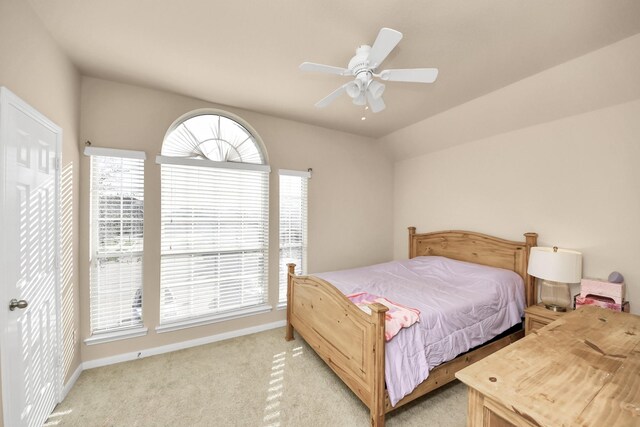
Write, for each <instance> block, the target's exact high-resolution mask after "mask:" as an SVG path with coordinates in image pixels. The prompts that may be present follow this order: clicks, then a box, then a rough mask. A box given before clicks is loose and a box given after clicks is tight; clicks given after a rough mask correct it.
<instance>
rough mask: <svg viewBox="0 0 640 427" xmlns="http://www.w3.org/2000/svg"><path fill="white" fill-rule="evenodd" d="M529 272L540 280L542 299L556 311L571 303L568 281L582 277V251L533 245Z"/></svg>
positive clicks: (548, 307)
mask: <svg viewBox="0 0 640 427" xmlns="http://www.w3.org/2000/svg"><path fill="white" fill-rule="evenodd" d="M527 273H529V275H530V276H533V277H537V278H539V279H542V280H541V283H540V300H541V301H542V303H543V304H544V306H545V307H546V308H547V309H549V310H553V311H567V308H569V307H571V290H570V288H569V283H579V282H580V279H582V254H581V253H580V252H576V251H572V250H569V249H558V247H557V246H554V247H553V248H544V247H533V248H531V253H530V254H529V267H528V268H527Z"/></svg>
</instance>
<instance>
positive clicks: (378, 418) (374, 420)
mask: <svg viewBox="0 0 640 427" xmlns="http://www.w3.org/2000/svg"><path fill="white" fill-rule="evenodd" d="M371 427H384V412H382V414H374V413H373V411H371Z"/></svg>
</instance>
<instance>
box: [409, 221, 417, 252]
mask: <svg viewBox="0 0 640 427" xmlns="http://www.w3.org/2000/svg"><path fill="white" fill-rule="evenodd" d="M415 234H416V228H415V227H409V259H411V258H414V257H415V256H416V254H415V253H414V251H413V236H415Z"/></svg>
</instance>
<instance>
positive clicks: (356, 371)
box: [285, 227, 538, 427]
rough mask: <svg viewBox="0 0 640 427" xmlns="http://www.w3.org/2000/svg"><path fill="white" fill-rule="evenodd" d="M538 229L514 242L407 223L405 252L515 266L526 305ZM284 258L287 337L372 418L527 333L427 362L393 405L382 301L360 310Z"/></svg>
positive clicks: (378, 424) (379, 422)
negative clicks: (303, 345)
mask: <svg viewBox="0 0 640 427" xmlns="http://www.w3.org/2000/svg"><path fill="white" fill-rule="evenodd" d="M537 237H538V235H537V234H536V233H526V234H525V241H524V242H514V241H509V240H504V239H500V238H497V237H492V236H487V235H484V234H479V233H474V232H469V231H440V232H434V233H423V234H416V229H415V227H409V258H414V257H416V256H422V255H441V256H446V257H448V258H452V259H457V260H461V261H469V262H474V263H476V264H484V265H489V266H494V267H500V268H505V269H508V270H512V271H515V272H516V273H518V274H519V275H520V276H521V277H522V278H523V279H524V283H525V298H526V303H527V306H530V305H533V304H535V295H536V293H535V292H536V291H535V282H534V278H533V277H530V276H529V275H528V274H527V263H528V260H529V252H530V249H531V247H533V246H536V244H537ZM294 267H295V265H294V264H288V269H289V270H288V271H289V275H288V289H287V326H286V337H285V338H286V339H287V341H290V340H292V339H293V338H294V337H293V330H294V329H295V330H296V331H297V332H298V333H299V334H300V336H302V338H304V340H305V341H306V342H307V343H308V344H309V345H310V346H311V347H312V348H313V349H314V350H315V352H316V353H317V354H318V355H319V356H320V357H321V358H322V359H323V360H324V361H325V362H326V363H327V364H328V365H329V367H330V368H331V369H332V370H333V371H334V372H335V373H336V375H338V377H340V379H342V381H343V382H344V383H345V384H346V385H347V386H348V387H349V388H350V389H351V390H352V391H353V392H354V393H355V394H356V395H357V396H358V397H359V398H360V400H362V402H364V404H365V405H366V406H367V407H368V408H369V411H370V414H371V425H372V426H375V427H382V426H384V419H385V414H386V413H387V412H391V411H393V410H395V409H397V408H399V407H400V406H402V405H404V404H406V403H409V402H411V401H412V400H414V399H416V398H418V397H420V396H423V395H424V394H426V393H428V392H430V391H432V390H435V389H436V388H438V387H440V386H442V385H444V384H447V383H449V382H451V381H453V380H454V379H455V376H454V375H455V373H456V372H457V371H459V370H460V369H462V368H464V367H466V366H468V365H470V364H472V363H474V362H476V361H478V360H480V359H482V358H483V357H485V356H488V355H489V354H491V353H493V352H495V351H497V350H499V349H501V348H503V347H505V346H507V345H509V344H511V343H512V342H514V341H516V340H518V339H520V338H522V337H523V336H524V330H519V331H517V332H515V333H512V334H511V335H507V336H505V337H503V338H501V339H498V340H494V341H492V342H490V343H489V344H486V345H484V346H481V347H479V348H477V349H475V350H472V351H469V352H467V353H464V354H462V355H459V356H458V357H457V358H455V359H453V360H451V361H449V362H446V363H443V364H442V365H440V366H438V367H436V368H433V369H431V371H430V373H429V377H428V378H427V379H426V380H425V381H423V382H422V383H421V384H419V385H418V387H416V389H415V390H413V392H411V393H410V394H409V395H407V396H405V397H404V398H403V399H402V400H400V401H399V402H398V403H397V404H396V406H391V403H390V401H389V395H388V394H387V391H386V389H385V380H384V373H385V370H384V344H385V340H384V328H385V322H384V318H385V312H386V311H387V310H388V308H387V307H385V306H383V305H382V304H377V303H376V304H371V305H370V306H369V307H370V308H371V314H367V313H365V312H364V311H362V310H360V309H359V308H358V306H356V305H355V304H354V303H352V302H351V301H350V300H349V299H348V298H347V297H346V296H344V295H343V294H342V292H340V291H339V290H338V289H336V288H335V287H334V286H333V285H331V284H330V283H328V282H326V281H324V280H322V279H320V278H317V277H313V276H296V275H295V274H294Z"/></svg>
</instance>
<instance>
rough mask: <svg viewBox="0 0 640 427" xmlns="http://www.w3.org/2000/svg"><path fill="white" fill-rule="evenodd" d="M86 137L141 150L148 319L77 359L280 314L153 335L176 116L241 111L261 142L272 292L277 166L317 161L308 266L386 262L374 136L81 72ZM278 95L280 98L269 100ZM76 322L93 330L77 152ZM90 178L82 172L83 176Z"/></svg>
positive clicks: (380, 169) (384, 161)
mask: <svg viewBox="0 0 640 427" xmlns="http://www.w3.org/2000/svg"><path fill="white" fill-rule="evenodd" d="M81 92H82V101H81V106H82V118H81V135H82V140H83V141H84V140H87V139H88V140H90V141H91V142H92V143H93V145H94V146H102V147H114V148H127V149H133V150H144V151H145V152H146V153H147V156H148V158H149V160H148V161H147V162H146V165H145V242H144V244H145V258H144V263H145V266H144V297H145V301H144V305H145V308H144V310H145V311H144V318H145V325H146V326H147V327H148V328H149V334H148V335H147V336H145V337H142V338H134V339H129V340H124V341H119V342H116V343H106V344H99V345H92V346H87V345H84V344H83V345H82V359H83V360H84V361H88V360H94V359H98V358H102V357H107V356H111V355H116V354H119V353H124V352H131V351H137V350H143V349H146V348H151V347H156V346H161V345H167V344H171V343H176V342H180V341H185V340H189V339H195V338H199V337H204V336H209V335H213V334H218V333H222V332H227V331H230V330H234V329H240V328H245V327H250V326H255V325H259V324H264V323H268V322H272V321H276V320H280V319H284V312H283V311H273V312H271V313H268V314H263V315H257V316H253V317H246V318H242V319H236V320H231V321H227V322H221V323H215V324H212V325H207V326H201V327H195V328H190V329H184V330H181V331H176V332H168V333H163V334H156V333H155V330H154V328H155V327H156V326H157V325H158V318H159V308H158V307H159V279H160V167H159V165H157V164H155V161H154V159H155V155H156V154H158V153H159V152H160V149H161V145H162V139H163V137H164V135H165V132H166V131H167V129H168V128H169V126H170V125H171V124H172V122H173V121H174V120H175V119H177V118H178V117H179V116H181V115H182V114H184V113H186V112H189V111H191V110H194V109H197V108H204V107H215V108H220V109H224V110H226V111H229V112H232V113H234V114H237V115H238V116H240V117H241V118H243V119H244V120H246V121H247V122H248V123H249V124H250V125H251V126H253V127H254V129H256V131H257V132H258V134H259V135H260V136H261V138H262V140H263V141H264V143H265V145H266V148H267V152H268V156H269V161H270V165H271V168H272V172H271V179H270V217H271V226H270V253H269V257H270V261H269V271H270V273H269V278H270V296H271V303H272V304H273V305H275V304H276V298H277V296H276V293H277V287H278V234H277V220H278V179H277V178H278V175H277V170H278V169H297V170H307V168H310V167H311V168H313V177H312V179H311V181H310V182H309V269H310V271H312V272H313V271H316V272H317V271H325V270H331V269H339V268H345V267H353V266H361V265H366V264H370V263H375V262H380V261H385V260H389V259H390V258H391V256H392V233H391V221H392V208H391V205H390V203H389V201H390V200H391V199H392V181H393V172H392V170H393V166H392V163H391V161H390V160H389V159H388V158H386V157H385V156H383V155H382V153H381V150H380V149H379V148H378V147H377V145H376V144H375V142H374V141H373V140H371V139H369V138H365V137H359V136H355V135H351V134H346V133H342V132H336V131H332V130H328V129H324V128H319V127H314V126H309V125H305V124H301V123H297V122H292V121H288V120H282V119H278V118H275V117H270V116H267V115H263V114H258V113H255V112H249V111H243V110H239V109H236V108H231V107H223V106H217V105H213V104H210V103H206V102H203V101H199V100H196V99H192V98H187V97H183V96H178V95H173V94H169V93H166V92H160V91H155V90H149V89H144V88H141V87H136V86H130V85H124V84H118V83H113V82H109V81H105V80H99V79H93V78H83V79H82V91H81ZM274 102H277V101H274ZM81 175H82V177H83V179H82V182H81V186H80V191H81V211H80V218H81V221H80V222H81V231H82V236H83V237H82V241H81V244H80V258H79V260H80V266H81V267H80V269H81V283H82V285H81V301H82V304H81V308H82V309H81V325H82V333H81V336H82V338H83V339H84V338H86V337H87V336H88V335H89V313H88V309H87V307H88V287H89V268H88V267H89V258H88V255H89V250H88V245H89V198H88V191H89V179H88V177H89V161H88V159H87V158H83V159H82V160H81ZM84 177H86V179H85V178H84Z"/></svg>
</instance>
